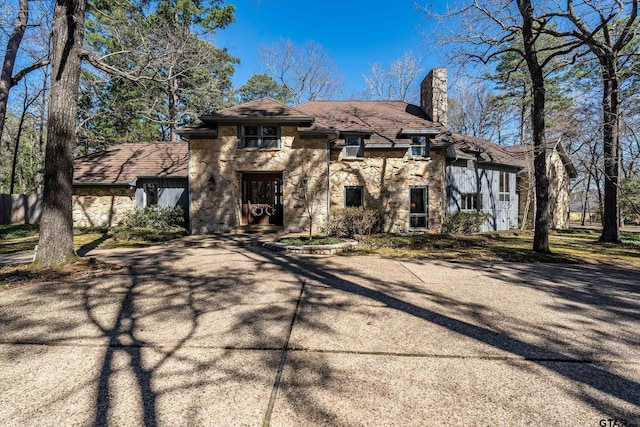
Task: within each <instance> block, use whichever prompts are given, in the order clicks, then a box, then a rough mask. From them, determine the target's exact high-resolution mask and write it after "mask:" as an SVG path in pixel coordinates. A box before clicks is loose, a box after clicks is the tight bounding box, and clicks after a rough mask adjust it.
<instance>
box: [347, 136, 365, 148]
mask: <svg viewBox="0 0 640 427" xmlns="http://www.w3.org/2000/svg"><path fill="white" fill-rule="evenodd" d="M344 143H345V145H347V146H350V147H354V146H358V147H359V146H361V145H362V137H361V136H347V137H346V138H345V141H344Z"/></svg>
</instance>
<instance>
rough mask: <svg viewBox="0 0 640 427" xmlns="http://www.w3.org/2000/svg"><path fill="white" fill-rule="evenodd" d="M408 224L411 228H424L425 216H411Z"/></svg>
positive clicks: (425, 225)
mask: <svg viewBox="0 0 640 427" xmlns="http://www.w3.org/2000/svg"><path fill="white" fill-rule="evenodd" d="M409 226H410V227H411V228H426V227H427V217H426V216H412V217H411V218H410V219H409Z"/></svg>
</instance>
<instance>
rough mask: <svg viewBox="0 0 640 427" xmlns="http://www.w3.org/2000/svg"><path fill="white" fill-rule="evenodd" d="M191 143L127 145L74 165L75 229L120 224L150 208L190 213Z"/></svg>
mask: <svg viewBox="0 0 640 427" xmlns="http://www.w3.org/2000/svg"><path fill="white" fill-rule="evenodd" d="M188 165H189V149H188V144H186V143H184V142H179V143H175V142H174V143H153V142H148V143H127V144H120V145H116V146H113V147H110V148H109V149H107V150H105V151H100V152H98V153H94V154H90V155H88V156H84V157H80V158H78V159H76V160H75V161H74V177H73V194H74V195H73V220H74V225H76V226H91V227H104V226H113V225H117V224H118V223H119V222H120V221H121V220H122V216H123V214H124V213H125V212H126V211H128V210H130V209H135V208H139V209H140V208H144V207H145V206H149V205H159V206H176V205H180V206H182V207H183V208H184V209H185V212H188V210H189V206H188V199H189V198H188V190H187V188H188V185H187V171H188Z"/></svg>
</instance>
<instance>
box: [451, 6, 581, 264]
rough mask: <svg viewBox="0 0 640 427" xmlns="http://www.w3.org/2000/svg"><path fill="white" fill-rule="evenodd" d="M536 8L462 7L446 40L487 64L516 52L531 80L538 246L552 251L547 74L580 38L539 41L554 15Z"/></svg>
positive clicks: (461, 55)
mask: <svg viewBox="0 0 640 427" xmlns="http://www.w3.org/2000/svg"><path fill="white" fill-rule="evenodd" d="M541 16H543V15H542V14H540V13H537V14H536V13H535V12H534V8H533V5H532V4H531V1H530V0H516V1H515V2H512V1H510V0H494V1H486V2H482V3H480V2H479V1H478V0H473V2H472V3H471V4H470V5H469V6H467V7H465V8H463V9H461V10H458V11H455V12H453V13H450V14H448V15H445V18H449V19H452V20H455V21H454V22H455V23H456V24H457V26H458V28H456V29H455V30H454V31H452V34H453V35H452V36H450V37H449V38H448V39H446V40H443V41H444V42H446V43H449V44H455V45H456V48H457V49H456V55H457V59H459V60H461V61H463V62H465V61H469V60H471V61H475V62H479V63H483V64H487V63H489V62H495V61H497V60H498V59H499V58H501V57H502V56H503V55H505V54H515V55H516V56H517V57H518V58H519V60H518V61H516V63H515V64H514V70H515V69H517V68H518V67H519V66H520V65H521V64H522V63H525V64H526V65H527V70H528V72H529V75H530V77H531V82H532V99H533V103H532V110H531V123H532V124H531V128H532V139H533V148H534V178H535V189H536V213H535V218H534V238H533V250H534V251H536V252H542V253H547V252H550V250H549V228H550V217H549V177H548V174H547V167H546V144H545V101H546V97H545V78H546V77H547V76H548V73H549V71H547V70H546V68H547V67H548V66H549V64H550V62H551V61H552V60H553V59H554V58H555V57H558V56H562V55H566V54H568V53H570V52H572V51H573V50H574V49H575V48H576V47H577V46H578V45H579V43H577V42H567V41H565V40H563V39H558V40H556V42H555V43H548V42H547V43H544V44H542V43H541V41H540V37H541V35H542V31H543V30H544V29H545V28H546V27H547V25H549V24H550V19H544V18H541Z"/></svg>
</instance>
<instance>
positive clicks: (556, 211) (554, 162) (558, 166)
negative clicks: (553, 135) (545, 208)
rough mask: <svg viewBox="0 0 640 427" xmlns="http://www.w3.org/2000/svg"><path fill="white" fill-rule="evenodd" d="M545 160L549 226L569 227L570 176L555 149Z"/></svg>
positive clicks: (557, 227)
mask: <svg viewBox="0 0 640 427" xmlns="http://www.w3.org/2000/svg"><path fill="white" fill-rule="evenodd" d="M547 161H548V162H549V164H548V165H547V169H548V171H549V183H550V184H549V210H550V217H551V227H552V228H555V229H558V230H564V229H567V228H569V207H570V205H571V200H570V191H571V190H570V189H571V178H569V174H568V173H567V169H566V168H565V166H564V163H563V162H562V158H561V157H560V154H559V153H558V151H557V150H553V152H552V153H551V155H550V156H549V157H548V160H547Z"/></svg>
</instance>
